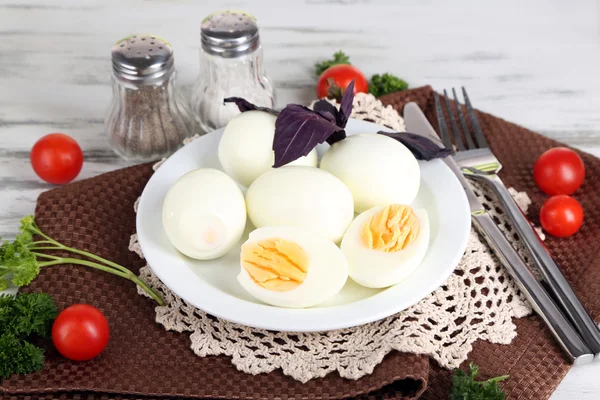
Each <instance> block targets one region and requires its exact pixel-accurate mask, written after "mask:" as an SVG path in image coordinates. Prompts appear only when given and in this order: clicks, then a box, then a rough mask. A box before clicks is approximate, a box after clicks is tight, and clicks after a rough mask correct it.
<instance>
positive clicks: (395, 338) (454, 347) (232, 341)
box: [129, 94, 532, 382]
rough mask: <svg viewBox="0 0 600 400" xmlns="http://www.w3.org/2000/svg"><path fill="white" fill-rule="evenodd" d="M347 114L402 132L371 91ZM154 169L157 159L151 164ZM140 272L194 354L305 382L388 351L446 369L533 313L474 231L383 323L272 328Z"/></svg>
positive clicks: (355, 369) (511, 332) (367, 367)
mask: <svg viewBox="0 0 600 400" xmlns="http://www.w3.org/2000/svg"><path fill="white" fill-rule="evenodd" d="M352 116H353V117H354V118H360V119H369V120H373V121H375V122H377V123H379V124H385V125H387V126H389V127H390V128H392V129H394V130H398V131H402V130H403V129H404V122H403V120H402V118H401V117H400V116H399V115H398V113H397V112H396V111H395V110H394V109H392V108H391V107H389V106H388V107H383V105H382V104H381V102H379V101H378V100H376V99H375V98H374V97H373V96H371V95H363V94H358V95H357V96H356V97H355V100H354V111H353V115H352ZM159 166H160V163H158V164H157V165H156V166H155V167H156V168H158V167H159ZM477 192H478V195H479V197H480V200H481V201H482V202H483V204H484V205H485V206H486V208H488V209H489V211H490V213H491V214H492V216H493V217H494V218H495V219H496V222H497V223H498V224H499V226H500V228H501V229H502V230H503V231H504V233H505V234H506V235H507V237H508V238H509V239H510V240H511V242H512V243H513V245H515V246H516V247H517V248H518V249H519V252H520V253H521V255H522V256H523V257H524V258H525V259H527V252H526V250H525V249H524V247H523V245H522V243H520V242H519V240H518V239H516V237H515V234H514V230H513V228H512V227H511V226H510V225H509V223H508V221H507V220H506V218H505V217H504V215H503V214H502V211H501V209H500V207H499V206H498V204H496V203H494V202H493V201H492V198H491V197H490V196H489V194H487V193H484V192H483V191H482V189H481V188H477ZM511 193H512V194H513V196H514V198H515V200H516V201H517V203H518V204H519V206H520V207H521V209H523V210H524V211H526V210H527V207H528V206H529V204H530V200H529V198H528V197H527V195H526V194H525V193H517V192H516V191H514V190H512V189H511ZM136 208H137V203H136ZM129 248H130V250H132V251H134V252H136V253H137V254H139V256H140V257H142V258H143V254H142V252H141V249H140V247H139V244H138V243H137V236H136V235H133V236H132V237H131V242H130V247H129ZM140 274H141V277H142V279H143V280H144V281H145V282H147V283H148V284H149V285H150V286H152V287H153V288H154V289H156V290H158V291H159V292H160V293H161V294H162V295H163V296H164V298H165V300H166V302H167V305H166V306H157V307H156V322H158V323H159V324H162V325H163V326H164V327H165V329H167V330H173V331H177V332H188V333H190V340H191V348H192V350H193V351H194V352H195V353H196V354H197V355H198V356H201V357H204V356H210V355H227V356H230V357H231V362H232V363H233V364H234V365H235V366H236V367H237V368H238V369H239V370H241V371H244V372H246V373H250V374H259V373H267V372H271V371H273V370H275V369H277V368H280V369H281V370H282V371H283V373H284V374H286V375H289V376H291V377H293V378H294V379H297V380H299V381H302V382H306V381H308V380H310V379H313V378H318V377H323V376H325V375H326V374H328V373H330V372H333V371H337V372H338V373H339V374H340V376H342V377H344V378H349V379H358V378H360V377H362V376H364V375H367V374H370V373H372V372H373V369H374V368H375V366H377V364H379V363H380V362H381V361H382V359H383V357H384V356H385V355H386V354H387V353H389V352H390V351H391V350H398V351H401V352H407V353H416V354H424V355H428V356H431V357H433V358H434V359H435V360H436V361H437V362H438V363H439V364H440V365H442V366H443V367H446V368H454V367H457V366H458V365H459V364H460V363H461V362H462V361H464V360H465V359H466V358H467V356H468V354H469V352H470V351H471V350H472V344H473V343H474V342H475V341H476V340H478V339H483V340H488V341H490V342H493V343H503V344H508V343H510V342H511V341H512V339H513V338H514V337H515V336H516V331H515V325H514V324H513V323H512V319H513V318H518V317H523V316H525V315H528V314H529V313H531V311H532V310H531V307H530V305H529V303H528V302H527V301H526V300H525V299H524V297H523V296H522V295H521V294H520V292H519V291H518V289H517V287H516V285H515V284H514V282H513V281H512V280H511V278H510V277H509V276H508V275H507V273H506V272H505V271H504V269H503V268H502V267H501V265H500V263H499V262H498V260H497V259H496V258H495V257H494V256H493V255H492V254H491V251H490V249H489V248H488V247H487V246H486V245H485V244H484V243H483V242H482V241H481V240H480V238H479V236H478V235H477V234H476V233H475V232H471V236H470V239H469V243H468V245H467V249H466V251H465V254H464V256H463V258H462V259H461V261H460V264H459V265H458V267H457V268H456V270H455V271H454V273H453V274H452V275H451V276H450V277H449V278H448V280H447V281H446V282H445V283H444V284H443V285H442V286H441V287H439V288H438V289H436V290H435V291H434V292H433V293H432V294H431V295H429V296H427V297H426V298H424V299H423V300H421V301H420V302H418V303H417V304H415V305H413V306H412V307H410V308H408V309H406V310H404V311H402V312H400V313H398V314H395V315H393V316H390V317H388V318H385V319H383V320H380V321H377V322H373V323H369V324H366V325H362V326H359V327H355V328H348V329H342V330H337V331H330V332H322V333H285V332H272V331H266V330H261V329H254V328H248V327H245V326H241V325H237V324H234V323H230V322H227V321H224V320H221V319H218V318H215V317H213V316H211V315H208V314H206V313H204V312H203V311H200V310H198V309H196V308H195V307H193V306H190V305H188V304H187V303H186V302H185V301H183V300H182V299H180V298H179V297H177V296H176V295H175V294H173V293H172V292H171V291H170V290H169V289H168V288H167V287H166V286H164V285H163V284H162V282H161V281H160V280H159V279H158V278H157V277H156V275H154V273H153V272H152V270H151V269H150V268H149V267H148V266H146V267H144V268H142V269H141V271H140ZM138 292H139V293H140V294H142V295H144V294H145V293H144V292H143V291H141V290H138Z"/></svg>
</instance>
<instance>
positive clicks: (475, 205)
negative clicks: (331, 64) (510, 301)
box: [404, 103, 594, 365]
mask: <svg viewBox="0 0 600 400" xmlns="http://www.w3.org/2000/svg"><path fill="white" fill-rule="evenodd" d="M404 123H405V125H406V130H407V131H408V132H412V133H415V134H417V135H421V136H424V137H427V138H429V139H431V140H433V141H434V142H435V143H437V144H438V145H440V147H442V146H443V145H442V142H441V140H440V138H439V136H438V135H437V133H436V132H435V130H434V129H433V127H432V126H431V124H430V123H429V121H428V120H427V118H426V117H425V115H424V114H423V112H422V111H421V109H420V108H419V106H417V104H416V103H408V104H406V105H405V106H404ZM444 162H445V163H446V165H447V166H448V167H449V168H450V170H452V172H453V173H454V176H455V177H456V178H457V179H458V181H459V182H460V184H461V186H462V188H463V190H464V191H465V194H466V195H467V200H468V201H469V208H470V211H471V219H472V221H473V224H474V225H475V227H476V228H477V230H478V231H479V233H480V234H481V235H482V236H483V237H484V238H485V240H486V242H487V243H488V244H489V246H490V247H491V248H492V249H493V250H494V252H495V254H496V256H497V257H498V259H499V260H500V262H501V263H502V265H503V266H504V267H505V269H506V270H507V272H508V273H509V275H510V276H511V277H512V278H513V279H514V281H515V282H516V283H517V285H518V286H519V289H520V290H521V292H522V293H523V294H524V295H525V297H527V299H528V300H529V302H530V303H531V305H532V307H533V309H534V310H535V311H536V313H537V314H538V315H539V316H540V317H541V318H542V319H543V320H544V322H545V323H546V326H547V327H548V328H549V329H550V331H551V332H552V334H553V336H554V338H555V339H556V341H557V342H558V344H559V345H560V347H561V348H562V350H563V352H564V354H565V355H566V356H567V358H569V360H570V361H572V362H573V363H574V364H575V365H583V364H589V363H591V362H592V361H593V359H594V355H593V353H592V351H591V350H590V349H589V348H588V346H587V345H586V344H585V342H584V341H583V339H582V338H581V336H579V334H578V333H577V331H576V330H575V329H574V328H573V326H571V323H570V322H569V320H568V319H567V317H566V316H565V315H564V314H563V312H562V311H561V310H560V308H559V307H558V306H557V305H556V303H555V302H554V301H553V300H552V298H551V297H550V295H549V294H548V292H546V290H545V289H544V287H543V286H542V285H541V284H540V282H538V280H537V279H536V277H535V275H534V274H533V272H532V271H531V269H530V268H529V266H528V265H527V264H526V263H525V262H524V261H523V259H522V258H521V256H520V255H519V254H518V253H517V251H516V250H515V249H514V248H513V247H512V245H511V244H510V242H509V241H508V240H507V239H506V237H505V236H504V234H503V233H502V231H500V229H499V228H498V226H497V225H496V224H495V223H494V221H493V219H492V217H491V216H490V215H489V213H488V212H487V210H486V209H485V208H484V207H483V205H482V203H481V202H480V201H479V199H478V198H477V196H476V195H475V193H474V192H473V189H471V186H470V185H469V183H468V182H467V180H466V178H465V177H464V176H463V174H462V172H461V170H460V168H459V166H458V164H456V162H455V161H454V159H453V158H452V157H446V158H445V159H444Z"/></svg>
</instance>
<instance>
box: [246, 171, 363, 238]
mask: <svg viewBox="0 0 600 400" xmlns="http://www.w3.org/2000/svg"><path fill="white" fill-rule="evenodd" d="M246 206H247V208H248V216H249V217H250V220H251V221H252V223H253V224H254V226H256V227H257V228H260V227H263V226H295V227H298V228H303V229H308V230H312V231H314V232H317V233H320V234H322V235H324V236H326V237H327V238H329V239H330V240H332V241H334V242H336V243H337V242H339V241H340V240H341V239H342V236H343V235H344V232H345V231H346V228H347V227H348V225H350V222H352V219H353V218H354V201H353V199H352V194H351V193H350V191H349V190H348V188H347V187H346V186H345V185H344V184H343V183H342V182H341V181H340V180H339V179H337V178H336V177H335V176H333V175H331V174H330V173H329V172H327V171H323V170H321V169H318V168H313V167H303V166H285V167H281V168H276V169H273V170H271V171H269V172H267V173H265V174H263V175H262V176H260V177H259V178H258V179H257V180H256V181H254V183H253V184H252V185H250V187H249V188H248V191H247V192H246Z"/></svg>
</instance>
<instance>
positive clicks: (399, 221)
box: [340, 204, 429, 288]
mask: <svg viewBox="0 0 600 400" xmlns="http://www.w3.org/2000/svg"><path fill="white" fill-rule="evenodd" d="M428 245H429V216H428V214H427V211H425V210H423V209H417V210H413V209H412V208H411V207H410V206H407V205H401V204H392V205H388V206H385V207H382V206H377V207H373V208H371V209H369V210H367V211H365V212H363V213H361V214H360V215H359V216H358V217H356V219H355V220H354V221H352V223H351V224H350V226H349V227H348V230H347V231H346V234H345V235H344V238H343V239H342V244H341V246H340V248H341V249H342V252H343V253H344V255H345V256H346V259H347V260H348V273H349V275H350V278H352V280H354V281H355V282H356V283H358V284H359V285H362V286H366V287H369V288H384V287H388V286H392V285H395V284H396V283H398V282H401V281H402V280H404V279H406V278H407V277H408V276H409V275H410V274H412V273H413V272H414V271H415V269H417V267H418V266H419V265H420V264H421V261H423V258H424V257H425V253H426V252H427V247H428Z"/></svg>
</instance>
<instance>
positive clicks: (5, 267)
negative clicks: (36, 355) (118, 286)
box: [0, 216, 165, 305]
mask: <svg viewBox="0 0 600 400" xmlns="http://www.w3.org/2000/svg"><path fill="white" fill-rule="evenodd" d="M19 230H20V231H21V233H20V234H19V235H17V237H16V239H15V240H14V241H12V242H9V241H5V242H4V243H3V244H2V246H0V290H5V289H7V288H8V286H9V283H11V282H12V284H13V285H15V286H26V285H28V284H29V283H31V281H32V280H33V279H34V278H35V277H36V276H37V275H38V274H39V273H40V269H41V268H45V267H50V266H52V265H59V264H75V265H83V266H86V267H90V268H94V269H98V270H101V271H104V272H108V273H111V274H114V275H117V276H120V277H122V278H125V279H128V280H130V281H132V282H133V283H135V284H136V285H138V286H139V287H140V288H142V289H143V290H144V291H145V292H146V293H147V294H148V295H149V296H150V297H152V298H153V299H154V300H155V301H156V302H157V303H158V304H159V305H164V304H165V302H164V300H163V299H162V297H160V295H159V294H158V293H157V292H156V291H155V290H154V289H152V288H151V287H150V286H148V285H147V284H146V283H145V282H144V281H142V280H141V279H140V278H138V277H137V276H136V275H135V274H134V273H133V272H131V271H130V270H128V269H127V268H125V267H123V266H122V265H119V264H117V263H114V262H112V261H110V260H107V259H105V258H102V257H100V256H98V255H96V254H93V253H90V252H87V251H83V250H79V249H75V248H73V247H69V246H65V245H64V244H62V243H60V242H58V241H57V240H55V239H53V238H52V237H50V236H48V235H46V234H45V233H44V232H42V231H41V230H40V228H39V227H38V226H37V224H36V223H35V220H34V218H33V216H28V217H25V218H23V219H22V220H21V227H20V228H19ZM34 237H38V238H40V240H37V238H36V239H34ZM48 250H53V251H62V252H67V253H72V254H73V255H77V256H83V257H85V258H87V259H80V258H75V257H62V256H57V255H51V254H46V253H42V251H48Z"/></svg>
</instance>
